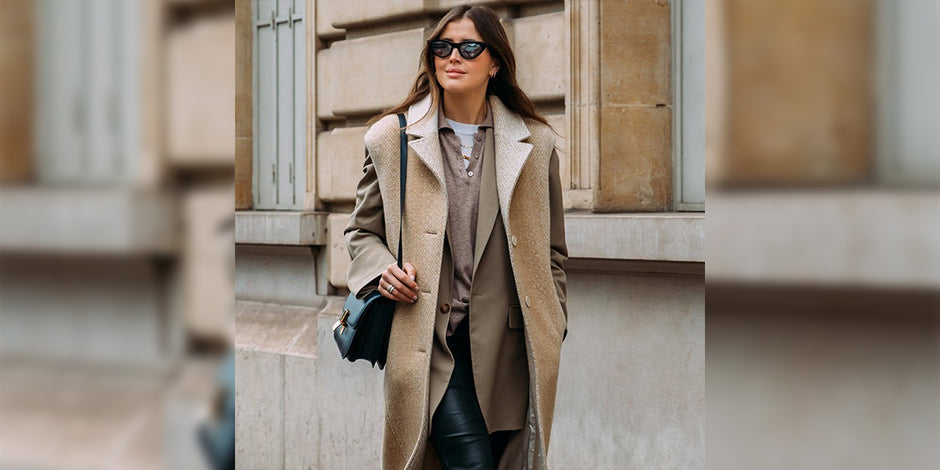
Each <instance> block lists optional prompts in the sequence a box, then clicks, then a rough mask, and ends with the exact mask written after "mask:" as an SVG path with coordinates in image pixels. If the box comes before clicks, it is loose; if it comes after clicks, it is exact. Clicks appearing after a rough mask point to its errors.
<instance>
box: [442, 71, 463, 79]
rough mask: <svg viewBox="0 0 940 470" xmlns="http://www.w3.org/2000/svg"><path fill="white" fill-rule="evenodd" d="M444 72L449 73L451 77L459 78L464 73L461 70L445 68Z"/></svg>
mask: <svg viewBox="0 0 940 470" xmlns="http://www.w3.org/2000/svg"><path fill="white" fill-rule="evenodd" d="M444 73H445V74H447V76H448V77H450V78H458V77H460V76H461V75H463V74H464V73H463V72H461V71H459V70H445V71H444Z"/></svg>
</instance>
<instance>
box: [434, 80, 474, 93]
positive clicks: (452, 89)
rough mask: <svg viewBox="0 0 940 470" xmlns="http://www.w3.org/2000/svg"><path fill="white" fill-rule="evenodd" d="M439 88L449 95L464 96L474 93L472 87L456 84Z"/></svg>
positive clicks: (448, 84)
mask: <svg viewBox="0 0 940 470" xmlns="http://www.w3.org/2000/svg"><path fill="white" fill-rule="evenodd" d="M441 88H443V89H444V92H445V93H447V94H450V95H466V94H472V93H473V91H474V88H473V87H469V86H466V84H463V83H461V84H456V83H447V84H443V85H441Z"/></svg>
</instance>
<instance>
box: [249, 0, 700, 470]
mask: <svg viewBox="0 0 940 470" xmlns="http://www.w3.org/2000/svg"><path fill="white" fill-rule="evenodd" d="M460 3H463V2H455V1H451V0H408V1H402V2H372V1H365V0H346V1H322V0H321V1H313V0H279V1H275V0H237V1H236V35H237V45H236V90H235V92H236V93H235V96H236V101H235V104H236V110H235V111H236V140H235V142H236V148H235V154H236V164H235V172H236V268H235V278H236V279H235V282H236V291H235V296H236V335H235V344H236V354H237V361H238V362H237V367H238V379H237V390H238V401H237V432H236V441H237V449H238V450H237V460H238V466H239V467H240V468H337V469H339V468H374V467H375V466H376V465H377V462H378V461H379V460H380V455H381V444H380V443H381V438H382V428H383V415H382V413H383V406H382V400H383V396H382V373H381V371H379V370H378V369H372V368H370V367H369V366H367V365H364V364H363V363H357V364H350V363H348V362H345V361H342V360H340V358H339V355H338V353H337V351H336V347H335V344H334V343H333V340H332V333H331V329H330V327H331V325H332V324H333V322H334V321H335V320H336V319H337V317H338V316H339V314H340V307H341V305H342V302H343V300H344V297H345V295H346V293H347V292H348V291H347V289H346V279H345V276H346V268H347V266H348V263H349V259H348V254H347V253H346V251H345V247H344V242H343V237H342V230H343V227H344V226H345V224H346V222H347V220H348V214H349V212H350V211H351V210H352V208H353V204H354V202H355V187H356V183H357V182H358V178H359V175H360V174H361V166H362V162H363V136H364V134H365V131H366V129H367V128H366V125H365V123H366V121H367V120H368V119H369V118H370V117H371V116H373V115H375V114H377V113H379V112H380V111H381V110H383V109H384V108H387V107H390V106H392V105H394V104H397V103H398V102H399V101H400V100H401V99H403V98H404V96H405V93H406V91H407V90H408V87H409V86H410V85H411V81H412V79H413V77H414V75H415V72H416V70H417V56H418V53H419V52H420V50H421V47H422V44H423V41H424V40H425V39H426V34H427V33H428V32H429V30H430V28H431V27H433V25H434V24H435V23H436V21H437V20H438V19H439V18H440V17H441V16H443V14H444V13H445V12H446V11H447V10H449V9H450V8H452V7H453V6H456V5H458V4H460ZM473 3H486V4H488V5H490V6H491V7H492V8H494V9H495V10H496V11H497V12H498V13H499V15H500V16H501V18H502V19H503V23H504V26H505V27H506V29H507V32H508V33H509V35H510V38H511V40H512V44H513V48H514V51H515V53H516V59H517V65H518V77H519V81H520V85H521V86H522V88H523V89H525V90H526V92H527V93H528V94H529V96H530V97H532V98H533V100H534V101H535V103H536V106H537V108H538V110H539V111H540V112H541V113H543V114H544V115H546V116H547V117H548V119H549V121H550V122H551V124H552V125H553V127H554V128H555V129H556V130H557V131H558V132H559V134H560V135H561V138H560V139H559V142H558V146H559V148H560V156H561V165H560V166H561V174H562V185H563V187H564V188H565V193H564V200H565V208H566V225H567V241H568V247H569V252H570V258H571V259H570V261H569V263H568V275H569V281H568V289H569V292H568V295H569V300H568V302H569V303H568V309H569V334H568V337H567V339H566V341H565V345H564V348H563V352H562V364H561V371H560V377H559V382H560V383H559V388H558V398H557V400H558V401H557V408H556V415H555V427H554V433H553V439H552V448H551V450H550V456H551V463H552V465H553V466H554V467H555V468H588V467H590V468H701V467H702V466H703V465H704V443H705V435H704V419H705V414H704V398H705V396H704V386H705V379H704V365H705V356H704V331H705V330H704V328H705V323H704V320H705V312H704V307H705V302H704V300H705V299H704V271H705V269H704V250H705V246H704V229H705V227H704V221H705V218H704V212H703V211H704V118H703V108H702V102H703V93H704V91H703V90H704V79H703V74H704V70H703V65H702V64H703V61H704V49H702V48H701V47H702V43H703V41H702V40H701V39H699V36H701V35H702V33H703V25H704V19H703V15H702V13H701V10H699V8H701V3H699V2H691V1H689V2H677V1H671V2H670V1H607V0H570V1H492V2H473ZM380 84H382V85H381V86H379V85H380ZM388 84H397V85H392V86H389V85H388ZM350 448H354V449H356V450H355V451H354V452H350V451H349V449H350Z"/></svg>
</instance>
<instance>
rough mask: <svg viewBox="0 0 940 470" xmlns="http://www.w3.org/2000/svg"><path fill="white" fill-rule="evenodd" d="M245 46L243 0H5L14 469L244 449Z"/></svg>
mask: <svg viewBox="0 0 940 470" xmlns="http://www.w3.org/2000/svg"><path fill="white" fill-rule="evenodd" d="M234 43H235V15H234V6H233V4H232V2H231V1H219V0H37V1H29V0H7V1H4V2H2V5H0V185H2V186H0V468H17V469H20V468H23V469H27V468H28V469H79V468H81V469H130V468H147V469H150V468H153V469H159V468H172V469H177V468H180V469H182V468H187V469H188V468H194V469H202V468H213V467H212V466H211V464H210V462H213V460H210V459H209V458H208V455H209V454H208V453H207V452H206V449H210V448H211V449H214V450H215V451H217V452H218V454H217V455H221V456H222V457H223V458H222V460H225V455H229V457H228V460H229V462H231V460H232V458H233V456H234V454H233V446H232V444H231V442H232V439H233V428H234V415H233V413H234V396H233V395H232V388H231V384H232V382H233V381H234V368H233V366H232V365H229V366H228V367H227V368H225V369H224V370H223V369H222V368H221V366H222V364H226V362H225V361H226V357H227V356H229V355H230V348H231V343H232V331H233V314H232V292H233V287H232V286H233V276H232V267H233V264H234V248H233V244H234V241H233V240H234V239H233V236H234V235H233V234H234V219H233V192H234V190H233V174H234V147H235V145H234V142H235V140H234V137H235V133H234V120H233V116H234V102H233V95H234V90H235V78H234V62H233V59H232V51H233V50H234ZM228 363H231V359H228ZM224 384H229V386H228V388H224V387H223V385H224ZM225 435H227V436H228V438H227V439H226V438H222V436H225ZM226 441H228V442H229V443H230V444H228V449H227V450H225V442H226ZM218 463H221V461H219V462H218Z"/></svg>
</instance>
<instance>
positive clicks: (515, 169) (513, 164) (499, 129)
mask: <svg viewBox="0 0 940 470" xmlns="http://www.w3.org/2000/svg"><path fill="white" fill-rule="evenodd" d="M490 109H492V110H493V128H494V134H495V136H494V138H495V142H496V149H498V150H499V151H498V152H496V158H495V160H496V189H497V196H498V198H499V205H500V209H502V213H503V219H504V220H507V219H508V217H509V203H510V201H511V200H512V197H513V191H514V190H515V188H516V181H518V180H519V174H520V173H521V172H522V167H523V166H525V162H526V160H527V159H528V158H529V153H530V152H531V151H532V148H533V146H532V144H530V143H527V142H522V140H525V139H526V138H528V137H529V136H530V135H531V133H530V132H529V128H528V127H526V125H525V121H523V120H522V118H521V117H519V115H517V114H516V113H514V112H512V111H510V110H509V109H507V108H506V107H505V106H504V105H503V102H502V101H501V100H500V99H499V98H498V97H496V96H495V95H494V96H491V97H490Z"/></svg>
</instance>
